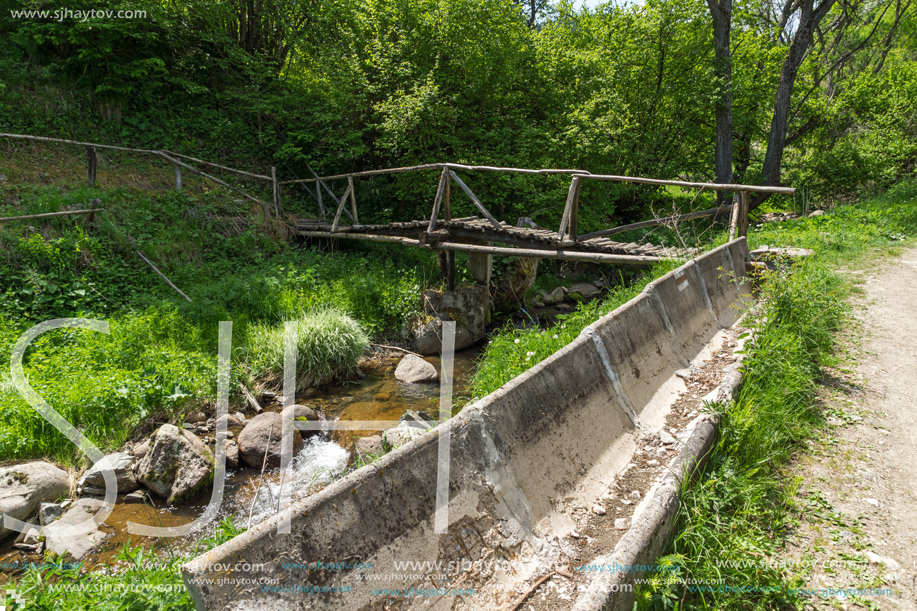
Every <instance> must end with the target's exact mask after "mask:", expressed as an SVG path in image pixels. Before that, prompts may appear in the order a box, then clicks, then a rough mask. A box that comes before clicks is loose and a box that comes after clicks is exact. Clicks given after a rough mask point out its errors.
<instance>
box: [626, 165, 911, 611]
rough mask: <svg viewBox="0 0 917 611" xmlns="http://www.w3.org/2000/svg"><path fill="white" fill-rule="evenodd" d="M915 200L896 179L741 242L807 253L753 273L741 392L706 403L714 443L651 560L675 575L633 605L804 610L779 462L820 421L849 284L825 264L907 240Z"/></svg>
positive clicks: (644, 591)
mask: <svg viewBox="0 0 917 611" xmlns="http://www.w3.org/2000/svg"><path fill="white" fill-rule="evenodd" d="M915 197H917V186H915V185H914V184H913V183H910V184H904V185H901V186H899V187H898V188H897V189H895V190H893V191H891V192H889V193H887V194H885V195H883V196H881V197H878V198H875V199H872V200H867V201H863V202H860V203H859V204H856V205H850V206H838V207H837V208H836V209H834V210H833V211H831V212H830V213H829V214H826V215H824V216H820V217H814V218H805V219H799V220H797V221H791V222H789V223H781V224H779V225H768V226H764V227H760V228H758V229H757V230H756V231H755V232H754V233H753V234H752V235H750V236H749V241H750V242H751V243H752V244H762V243H767V244H772V245H780V246H784V245H791V246H798V247H805V248H812V249H813V250H815V252H816V257H815V258H814V259H812V260H809V261H807V262H805V263H802V264H798V265H796V266H794V267H792V268H791V269H789V270H788V271H784V272H780V273H773V274H771V275H769V276H768V277H767V278H766V279H765V280H764V282H763V285H762V287H761V294H760V297H761V300H760V307H759V308H757V309H755V310H753V312H752V313H751V315H750V317H749V320H748V326H749V327H750V328H751V329H752V330H753V331H754V341H753V343H752V344H751V345H750V347H749V348H748V352H747V354H746V357H745V361H744V370H745V378H744V381H743V385H742V388H741V390H740V392H739V394H738V396H737V397H736V399H735V401H734V404H733V405H729V406H726V405H713V406H709V408H710V409H711V410H715V411H717V412H718V413H719V414H720V416H721V423H720V431H719V437H718V441H717V444H716V446H715V448H714V450H713V452H712V453H711V455H710V457H709V460H708V462H707V464H706V465H705V467H704V470H703V473H702V474H701V476H700V478H699V479H698V482H697V483H696V484H695V485H694V486H693V487H692V488H690V489H689V490H687V491H686V493H685V494H684V496H683V498H682V504H681V508H680V510H679V513H678V517H677V524H676V535H675V537H674V539H673V541H672V542H671V544H670V545H669V548H668V550H667V553H666V555H664V556H663V558H661V559H660V560H659V564H667V565H670V566H676V567H677V569H678V570H677V571H676V572H675V573H674V576H673V573H672V572H664V571H659V572H656V573H654V574H652V575H650V576H649V578H650V580H651V582H652V583H650V584H649V585H644V586H642V587H640V589H639V591H638V596H637V600H638V605H639V608H640V609H755V610H758V609H762V610H763V609H775V608H780V609H801V608H803V607H804V605H805V602H804V601H803V600H802V599H800V598H799V597H797V596H795V595H794V594H792V593H791V592H790V588H794V587H800V586H801V585H802V583H803V582H802V577H801V575H799V574H797V573H795V572H794V571H793V570H787V569H786V567H785V566H784V565H783V564H782V563H781V562H780V560H779V557H780V555H781V553H782V551H783V548H784V545H785V544H786V542H787V539H788V536H789V534H790V532H791V528H792V525H793V519H794V518H793V512H794V510H795V508H794V505H793V498H794V495H795V492H796V486H797V482H796V481H795V480H793V479H791V478H787V477H785V476H784V468H785V467H786V466H787V465H788V464H789V462H790V461H791V460H793V459H794V457H796V456H797V455H798V453H799V452H801V451H802V449H803V447H804V446H803V444H802V443H801V442H803V441H804V440H806V439H807V438H810V437H811V436H813V435H816V434H818V432H819V431H820V430H821V429H822V427H823V426H824V418H823V414H822V413H821V412H820V410H819V409H818V407H817V404H816V390H817V385H818V381H819V378H820V376H821V367H822V366H823V365H827V364H831V363H832V362H833V361H834V360H835V357H834V353H833V349H834V338H835V335H836V333H837V332H838V331H839V330H840V329H841V327H842V326H843V325H844V324H845V323H846V321H847V306H846V305H845V301H844V298H845V296H846V295H847V294H848V292H849V291H850V289H851V288H852V287H851V283H850V281H849V280H846V279H844V278H843V276H841V275H840V274H838V273H837V272H836V271H835V270H834V267H836V266H838V265H839V264H840V263H843V264H844V266H845V267H857V266H863V265H866V264H868V263H869V262H871V261H873V260H874V257H875V255H877V254H881V253H891V252H895V251H896V250H897V249H898V247H900V246H901V245H902V244H904V243H905V242H907V241H908V240H910V239H912V238H913V237H914V236H915V235H917V206H915V205H914V200H915ZM698 584H701V585H698ZM709 584H718V585H713V586H712V587H705V585H709ZM720 585H721V586H725V587H719V586H720Z"/></svg>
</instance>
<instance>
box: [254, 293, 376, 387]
mask: <svg viewBox="0 0 917 611" xmlns="http://www.w3.org/2000/svg"><path fill="white" fill-rule="evenodd" d="M295 322H296V387H297V388H305V387H308V386H317V385H319V384H327V383H328V382H332V381H334V380H338V379H342V378H346V377H348V376H351V375H353V374H354V373H356V371H357V360H358V359H359V358H360V356H361V355H362V354H363V352H364V351H365V350H366V348H367V346H368V345H369V338H368V337H367V336H366V333H365V332H364V331H363V327H361V326H360V324H359V323H358V322H357V321H355V320H354V319H353V318H351V317H350V316H348V315H346V314H343V313H341V312H339V311H337V310H332V309H327V310H319V311H315V312H308V313H304V314H302V315H301V316H300V317H299V319H298V320H296V321H295ZM284 332H285V324H279V325H266V324H262V323H255V324H253V325H251V326H250V327H249V328H248V337H247V338H246V342H245V346H244V348H243V357H242V360H243V361H244V365H243V367H244V368H245V369H246V370H247V373H248V375H249V376H250V378H251V381H252V382H253V383H254V382H260V383H261V384H263V385H267V386H272V387H276V386H277V385H279V384H280V383H281V382H282V380H283V363H284Z"/></svg>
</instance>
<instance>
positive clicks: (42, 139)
mask: <svg viewBox="0 0 917 611" xmlns="http://www.w3.org/2000/svg"><path fill="white" fill-rule="evenodd" d="M0 138H14V139H16V140H35V141H38V142H54V143H56V144H75V145H76V146H84V147H90V146H91V147H94V148H97V149H108V150H110V151H126V152H129V153H148V154H152V155H155V154H156V153H158V152H159V151H153V150H150V149H133V148H128V147H126V146H114V145H111V144H98V143H96V142H80V141H79V140H65V139H64V138H47V137H45V136H29V135H26V134H7V133H0Z"/></svg>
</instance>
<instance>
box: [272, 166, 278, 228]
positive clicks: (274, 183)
mask: <svg viewBox="0 0 917 611" xmlns="http://www.w3.org/2000/svg"><path fill="white" fill-rule="evenodd" d="M271 185H272V186H273V192H274V216H276V217H277V218H280V183H278V182H277V168H276V167H274V166H271Z"/></svg>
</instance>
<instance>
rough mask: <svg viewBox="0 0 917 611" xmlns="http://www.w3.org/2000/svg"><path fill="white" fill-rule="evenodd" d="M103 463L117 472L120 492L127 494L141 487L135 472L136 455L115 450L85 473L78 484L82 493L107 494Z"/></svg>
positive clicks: (116, 479)
mask: <svg viewBox="0 0 917 611" xmlns="http://www.w3.org/2000/svg"><path fill="white" fill-rule="evenodd" d="M103 465H108V467H109V468H111V469H112V470H113V471H114V472H115V481H116V482H117V483H118V494H127V493H128V492H133V491H134V490H136V489H137V488H139V487H140V485H139V484H138V483H137V476H136V475H135V474H134V457H133V456H131V455H130V454H128V453H127V452H115V453H114V454H108V455H107V456H105V457H104V458H103V459H102V460H100V461H99V462H97V463H96V464H94V465H93V466H92V467H90V468H89V470H88V471H86V473H84V474H83V477H81V478H80V481H79V484H78V489H79V491H80V493H81V494H99V495H103V494H105V478H104V476H103V475H102V466H103Z"/></svg>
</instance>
